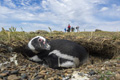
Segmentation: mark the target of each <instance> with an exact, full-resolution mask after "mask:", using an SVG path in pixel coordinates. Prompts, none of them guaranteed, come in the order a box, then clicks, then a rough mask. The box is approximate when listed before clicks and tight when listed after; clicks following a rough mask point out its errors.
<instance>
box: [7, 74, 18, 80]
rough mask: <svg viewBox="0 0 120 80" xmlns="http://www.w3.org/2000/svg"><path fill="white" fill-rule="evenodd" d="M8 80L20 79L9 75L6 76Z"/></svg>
mask: <svg viewBox="0 0 120 80" xmlns="http://www.w3.org/2000/svg"><path fill="white" fill-rule="evenodd" d="M8 80H20V78H19V77H18V76H16V75H10V76H8Z"/></svg>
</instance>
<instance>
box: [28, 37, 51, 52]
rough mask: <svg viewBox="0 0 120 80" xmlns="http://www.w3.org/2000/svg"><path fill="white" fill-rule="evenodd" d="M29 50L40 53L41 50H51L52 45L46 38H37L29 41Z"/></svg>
mask: <svg viewBox="0 0 120 80" xmlns="http://www.w3.org/2000/svg"><path fill="white" fill-rule="evenodd" d="M28 48H29V49H30V50H32V51H33V52H34V53H39V52H40V51H41V50H50V45H49V44H48V40H46V39H45V38H44V37H42V36H36V37H34V38H32V39H31V40H30V41H29V43H28Z"/></svg>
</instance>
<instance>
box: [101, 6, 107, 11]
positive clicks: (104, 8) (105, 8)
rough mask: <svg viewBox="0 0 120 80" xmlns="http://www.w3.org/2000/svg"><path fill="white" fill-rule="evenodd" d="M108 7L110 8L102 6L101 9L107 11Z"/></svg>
mask: <svg viewBox="0 0 120 80" xmlns="http://www.w3.org/2000/svg"><path fill="white" fill-rule="evenodd" d="M108 9H109V8H108V7H102V8H101V10H100V11H106V10H108Z"/></svg>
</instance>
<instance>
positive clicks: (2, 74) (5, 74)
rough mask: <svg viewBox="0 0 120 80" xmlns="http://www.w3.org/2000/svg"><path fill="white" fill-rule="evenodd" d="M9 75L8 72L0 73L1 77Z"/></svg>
mask: <svg viewBox="0 0 120 80" xmlns="http://www.w3.org/2000/svg"><path fill="white" fill-rule="evenodd" d="M7 75H8V73H1V74H0V77H5V76H7Z"/></svg>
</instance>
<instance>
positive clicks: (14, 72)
mask: <svg viewBox="0 0 120 80" xmlns="http://www.w3.org/2000/svg"><path fill="white" fill-rule="evenodd" d="M18 72H19V70H14V71H11V74H18Z"/></svg>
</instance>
